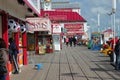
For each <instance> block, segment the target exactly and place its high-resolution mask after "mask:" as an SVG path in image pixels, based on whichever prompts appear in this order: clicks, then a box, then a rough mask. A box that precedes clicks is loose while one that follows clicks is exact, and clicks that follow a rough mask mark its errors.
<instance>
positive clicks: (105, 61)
mask: <svg viewBox="0 0 120 80" xmlns="http://www.w3.org/2000/svg"><path fill="white" fill-rule="evenodd" d="M33 59H34V63H35V64H36V63H41V64H43V68H41V69H40V70H36V69H34V64H33V63H31V64H28V65H26V66H23V67H22V68H21V70H22V71H21V72H20V73H19V74H11V76H10V77H11V79H10V80H120V72H119V71H116V70H114V67H113V66H112V65H110V62H109V57H108V56H104V55H103V54H102V53H99V52H98V51H91V50H89V49H87V47H85V46H77V47H67V46H66V45H63V49H62V50H61V51H59V52H55V53H50V54H45V55H35V56H34V58H33Z"/></svg>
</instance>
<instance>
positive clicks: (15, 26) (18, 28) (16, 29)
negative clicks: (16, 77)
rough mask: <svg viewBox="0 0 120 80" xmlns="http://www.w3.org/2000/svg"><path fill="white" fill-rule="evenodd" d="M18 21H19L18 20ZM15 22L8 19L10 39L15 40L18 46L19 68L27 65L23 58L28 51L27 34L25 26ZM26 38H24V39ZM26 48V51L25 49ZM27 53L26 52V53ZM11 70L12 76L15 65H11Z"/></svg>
mask: <svg viewBox="0 0 120 80" xmlns="http://www.w3.org/2000/svg"><path fill="white" fill-rule="evenodd" d="M17 21H18V20H17ZM17 21H15V19H12V18H11V19H8V38H13V39H14V40H15V43H16V45H17V49H18V52H19V53H18V65H19V68H20V67H21V66H23V64H25V61H23V60H25V59H24V57H23V55H24V54H23V53H24V52H25V51H26V47H25V45H26V40H24V39H25V38H26V35H24V34H25V33H26V32H25V31H26V28H25V24H23V23H19V22H17ZM23 37H24V38H23ZM23 43H24V44H23ZM24 48H25V49H24ZM25 53H26V52H25ZM9 68H10V69H9V70H10V74H11V72H12V71H13V70H14V67H13V64H12V63H11V64H9Z"/></svg>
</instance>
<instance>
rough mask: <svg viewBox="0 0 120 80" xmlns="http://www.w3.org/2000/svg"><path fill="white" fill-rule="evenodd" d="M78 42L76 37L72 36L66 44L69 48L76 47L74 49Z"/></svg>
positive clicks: (66, 40)
mask: <svg viewBox="0 0 120 80" xmlns="http://www.w3.org/2000/svg"><path fill="white" fill-rule="evenodd" d="M76 42H77V39H76V37H75V36H70V37H66V38H65V43H66V45H67V46H68V45H70V47H72V45H74V47H75V46H76Z"/></svg>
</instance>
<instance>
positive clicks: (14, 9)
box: [0, 0, 33, 80]
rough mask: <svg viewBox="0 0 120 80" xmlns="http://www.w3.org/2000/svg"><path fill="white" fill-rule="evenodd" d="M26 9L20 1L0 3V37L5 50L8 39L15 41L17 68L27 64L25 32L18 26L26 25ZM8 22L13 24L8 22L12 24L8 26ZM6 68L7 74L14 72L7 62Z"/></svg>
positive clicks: (6, 0)
mask: <svg viewBox="0 0 120 80" xmlns="http://www.w3.org/2000/svg"><path fill="white" fill-rule="evenodd" d="M13 2H14V3H13ZM27 8H28V6H26V5H25V3H24V1H20V0H13V1H10V0H2V1H1V2H0V37H2V38H3V39H4V40H5V42H6V43H7V44H6V45H7V48H8V43H9V41H8V40H9V38H10V37H12V38H13V39H14V40H15V43H16V45H17V48H18V50H19V54H18V64H19V67H21V66H22V65H26V64H27V52H26V50H27V49H26V32H24V31H22V30H23V28H22V27H23V26H22V25H21V26H20V24H22V23H23V24H25V23H26V22H25V18H26V16H27V15H28V13H29V12H28V10H27ZM32 16H33V15H32ZM9 20H13V22H12V21H10V22H12V23H14V24H11V25H9V24H10V23H9ZM10 26H11V27H10ZM16 29H17V30H16ZM7 66H8V71H9V74H11V72H12V71H13V70H14V67H13V64H11V63H10V61H8V64H7ZM6 80H9V75H7V79H6Z"/></svg>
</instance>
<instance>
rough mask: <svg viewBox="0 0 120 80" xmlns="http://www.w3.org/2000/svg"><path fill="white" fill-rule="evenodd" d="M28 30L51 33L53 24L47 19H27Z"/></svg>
mask: <svg viewBox="0 0 120 80" xmlns="http://www.w3.org/2000/svg"><path fill="white" fill-rule="evenodd" d="M26 20H27V22H28V23H27V30H30V31H51V23H50V20H49V19H47V18H27V19H26Z"/></svg>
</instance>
